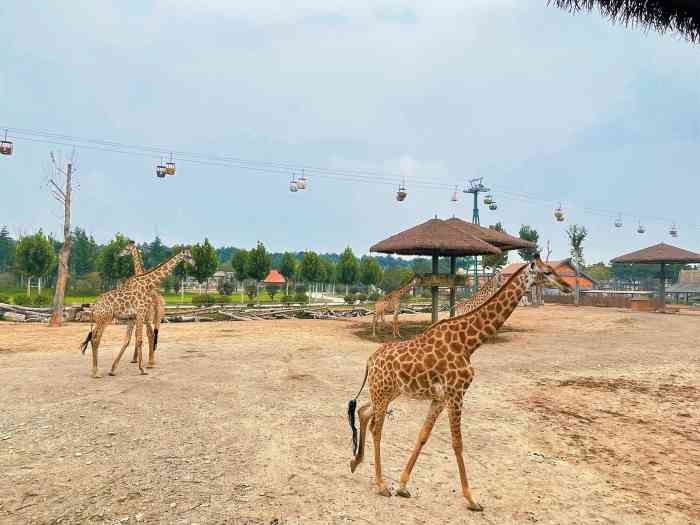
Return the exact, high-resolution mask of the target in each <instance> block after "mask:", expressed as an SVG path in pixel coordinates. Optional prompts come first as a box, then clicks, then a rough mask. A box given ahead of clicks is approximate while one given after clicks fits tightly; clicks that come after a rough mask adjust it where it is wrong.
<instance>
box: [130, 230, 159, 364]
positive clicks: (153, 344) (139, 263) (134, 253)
mask: <svg viewBox="0 0 700 525" xmlns="http://www.w3.org/2000/svg"><path fill="white" fill-rule="evenodd" d="M119 255H120V256H121V257H125V256H127V255H131V259H132V260H133V264H134V275H137V276H138V275H143V274H144V273H146V272H145V269H144V265H143V259H142V258H141V252H140V251H139V249H138V246H136V243H135V242H134V241H129V243H128V244H127V245H126V248H124V249H123V250H122V251H121V252H120V253H119ZM151 303H152V307H151V313H150V315H149V317H148V319H150V320H151V322H152V323H153V327H151V324H150V323H146V335H147V337H148V364H147V365H146V368H153V367H155V366H156V360H155V353H156V348H157V347H158V332H159V331H160V322H161V320H162V319H163V317H164V316H165V299H163V296H162V295H161V294H160V292H159V291H158V289H154V290H153V291H152V292H151ZM134 325H135V322H134V321H133V320H132V321H129V325H128V326H127V329H126V337H125V339H124V345H123V346H124V347H126V348H128V346H129V343H130V342H131V335H132V333H133V331H134ZM131 362H132V363H137V362H138V353H137V351H136V348H134V357H133V358H132V359H131Z"/></svg>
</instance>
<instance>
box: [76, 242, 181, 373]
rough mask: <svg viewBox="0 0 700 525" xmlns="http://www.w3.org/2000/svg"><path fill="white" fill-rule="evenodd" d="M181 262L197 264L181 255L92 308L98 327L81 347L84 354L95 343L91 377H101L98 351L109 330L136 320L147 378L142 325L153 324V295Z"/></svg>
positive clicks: (132, 279) (106, 295)
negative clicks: (114, 323)
mask: <svg viewBox="0 0 700 525" xmlns="http://www.w3.org/2000/svg"><path fill="white" fill-rule="evenodd" d="M180 261H184V262H186V263H188V264H192V263H193V262H194V260H193V259H192V255H191V254H190V251H189V250H183V251H181V252H180V253H178V254H177V255H175V256H173V257H171V258H170V259H168V260H167V261H165V262H164V263H163V264H160V265H158V266H156V267H155V268H153V269H151V270H150V271H148V272H146V273H144V274H143V275H139V276H137V277H130V278H129V279H127V281H126V282H125V283H124V284H123V285H122V286H120V287H118V288H115V289H114V290H110V291H109V292H105V293H103V294H102V295H100V296H99V297H98V298H97V301H95V304H94V306H93V307H92V321H93V323H94V324H95V326H94V328H91V329H90V332H89V333H88V335H87V337H86V338H85V341H83V343H82V344H81V345H80V350H81V351H82V353H83V354H84V353H85V350H86V349H87V346H88V344H89V343H92V377H95V378H98V377H101V376H100V374H99V372H98V370H97V351H98V349H99V347H100V341H101V340H102V334H103V333H104V330H105V328H106V326H107V325H108V324H109V323H111V322H112V321H113V320H114V319H130V320H134V324H135V326H136V349H137V352H138V364H139V370H140V371H141V374H146V371H145V370H144V369H143V355H142V352H141V347H142V345H143V325H144V324H145V323H148V324H150V317H149V316H150V314H151V310H152V307H153V302H152V301H153V300H152V297H151V293H152V292H153V290H155V289H157V288H158V286H160V282H161V281H162V280H163V279H164V278H165V277H167V276H168V275H169V274H170V272H172V271H173V270H174V269H175V266H177V265H178V264H179V263H180ZM125 349H126V347H122V349H121V351H120V352H119V355H118V356H117V358H116V359H115V360H114V363H112V369H111V370H110V375H114V373H115V370H116V369H117V365H118V364H119V360H120V359H121V357H122V354H123V353H124V350H125ZM150 357H151V356H149V358H150Z"/></svg>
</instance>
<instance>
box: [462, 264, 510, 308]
mask: <svg viewBox="0 0 700 525" xmlns="http://www.w3.org/2000/svg"><path fill="white" fill-rule="evenodd" d="M500 284H501V273H500V272H498V271H496V272H495V273H494V274H493V276H492V277H491V278H490V279H489V280H488V281H486V284H484V286H482V287H481V288H479V291H478V292H476V293H475V294H474V295H472V296H471V297H469V298H468V299H465V300H464V301H462V302H460V303H458V304H457V305H456V306H455V315H464V314H468V313H469V312H473V311H474V310H476V309H477V308H479V306H481V305H482V304H484V303H485V302H486V301H487V300H488V299H490V298H491V296H492V295H493V294H495V293H496V291H497V290H498V287H499V286H500Z"/></svg>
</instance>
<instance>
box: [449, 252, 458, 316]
mask: <svg viewBox="0 0 700 525" xmlns="http://www.w3.org/2000/svg"><path fill="white" fill-rule="evenodd" d="M456 273H457V257H455V256H454V255H453V256H451V257H450V275H451V276H453V277H454V275H455V274H456ZM456 299H457V288H450V317H454V316H455V300H456Z"/></svg>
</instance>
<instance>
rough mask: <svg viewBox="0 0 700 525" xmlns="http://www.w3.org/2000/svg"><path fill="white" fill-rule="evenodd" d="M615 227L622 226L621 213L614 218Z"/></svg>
mask: <svg viewBox="0 0 700 525" xmlns="http://www.w3.org/2000/svg"><path fill="white" fill-rule="evenodd" d="M614 224H615V228H622V215H618V216H617V219H615V223H614Z"/></svg>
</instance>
